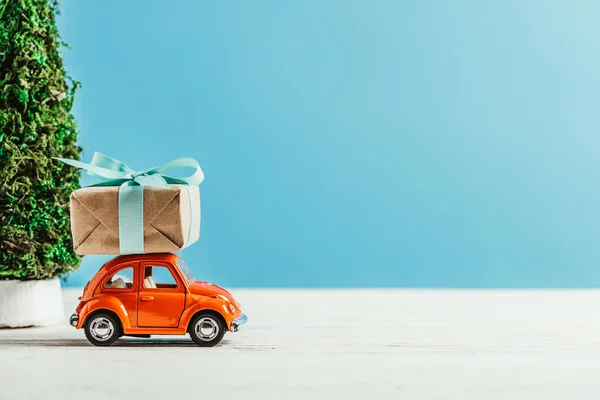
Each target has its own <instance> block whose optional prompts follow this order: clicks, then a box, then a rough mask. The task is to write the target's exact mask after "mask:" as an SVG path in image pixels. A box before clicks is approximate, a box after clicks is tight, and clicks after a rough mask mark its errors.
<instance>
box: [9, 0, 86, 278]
mask: <svg viewBox="0 0 600 400" xmlns="http://www.w3.org/2000/svg"><path fill="white" fill-rule="evenodd" d="M57 13H58V6H57V2H56V1H55V0H0V279H18V280H35V279H45V278H53V277H57V276H58V277H62V276H63V275H64V274H65V273H67V272H68V271H73V270H75V269H76V268H77V267H78V266H79V265H80V262H81V261H80V260H81V259H80V257H78V256H77V255H76V254H75V253H74V251H73V244H72V238H71V230H70V224H69V197H70V194H71V192H72V191H73V190H75V189H78V188H79V178H80V172H79V171H78V170H77V169H76V168H71V167H68V166H63V165H61V164H60V163H59V162H58V161H57V160H53V159H52V158H51V157H64V158H71V159H76V160H78V159H79V158H80V154H81V148H79V147H78V146H77V125H76V123H75V119H74V118H73V116H72V115H71V107H72V105H73V98H74V94H75V89H77V87H78V82H75V81H73V80H71V79H70V78H68V77H67V76H66V74H65V70H64V68H63V62H62V58H61V56H60V54H59V48H60V46H62V45H64V43H62V42H61V41H60V37H59V34H58V30H57V28H56V23H55V15H56V14H57Z"/></svg>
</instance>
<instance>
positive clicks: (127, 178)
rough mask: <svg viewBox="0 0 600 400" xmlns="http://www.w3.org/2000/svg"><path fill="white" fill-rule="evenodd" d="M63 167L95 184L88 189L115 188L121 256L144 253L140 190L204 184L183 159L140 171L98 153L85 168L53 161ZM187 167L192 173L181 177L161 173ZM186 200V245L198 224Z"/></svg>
mask: <svg viewBox="0 0 600 400" xmlns="http://www.w3.org/2000/svg"><path fill="white" fill-rule="evenodd" d="M53 158H54V159H56V160H60V161H62V162H64V163H65V164H68V165H71V166H73V167H76V168H81V169H84V170H86V171H87V173H88V174H89V175H93V176H96V177H98V178H99V181H98V182H96V183H94V184H92V185H89V186H120V187H119V251H120V253H121V254H143V253H144V187H146V186H150V187H157V188H161V189H169V184H184V185H188V186H190V185H199V184H200V183H201V182H202V181H203V180H204V174H203V173H202V170H201V169H200V164H198V161H196V160H194V159H193V158H189V157H183V158H178V159H175V160H172V161H169V162H168V163H166V164H163V165H159V166H157V167H152V168H149V169H147V170H144V171H135V170H133V169H131V168H129V167H128V166H127V165H126V164H124V163H122V162H121V161H119V160H116V159H114V158H112V157H109V156H106V155H104V154H102V153H98V152H94V156H93V157H92V161H91V162H90V163H89V164H87V163H83V162H80V161H77V160H70V159H68V158H58V157H53ZM182 167H191V168H194V170H195V171H194V173H193V174H192V175H190V176H185V177H174V176H169V175H166V174H164V173H163V172H165V171H167V170H169V169H172V168H182ZM188 193H189V196H190V207H191V221H190V229H189V231H188V243H189V242H190V241H191V239H192V227H193V226H195V224H196V223H197V221H198V218H199V215H198V213H197V212H196V209H197V208H196V205H195V204H194V197H193V196H192V193H191V190H188Z"/></svg>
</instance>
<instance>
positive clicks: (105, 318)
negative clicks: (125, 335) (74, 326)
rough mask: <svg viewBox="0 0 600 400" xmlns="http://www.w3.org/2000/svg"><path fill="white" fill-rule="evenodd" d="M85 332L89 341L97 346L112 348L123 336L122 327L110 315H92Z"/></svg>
mask: <svg viewBox="0 0 600 400" xmlns="http://www.w3.org/2000/svg"><path fill="white" fill-rule="evenodd" d="M84 330H85V337H86V338H87V340H89V341H90V343H92V344H93V345H96V346H110V345H111V344H112V343H113V342H114V341H115V340H117V339H118V338H119V336H121V333H120V332H121V325H120V324H119V322H117V321H116V320H115V318H114V317H113V316H112V315H110V314H108V313H98V314H94V315H92V316H91V317H90V318H89V319H88V321H87V322H86V324H85V328H84Z"/></svg>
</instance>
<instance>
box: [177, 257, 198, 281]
mask: <svg viewBox="0 0 600 400" xmlns="http://www.w3.org/2000/svg"><path fill="white" fill-rule="evenodd" d="M177 266H178V267H179V269H180V270H181V272H182V273H183V276H185V279H187V280H188V282H191V281H193V280H194V275H192V271H190V268H189V267H188V265H187V264H186V263H185V261H183V258H180V259H178V260H177Z"/></svg>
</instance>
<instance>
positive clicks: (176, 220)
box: [58, 153, 204, 255]
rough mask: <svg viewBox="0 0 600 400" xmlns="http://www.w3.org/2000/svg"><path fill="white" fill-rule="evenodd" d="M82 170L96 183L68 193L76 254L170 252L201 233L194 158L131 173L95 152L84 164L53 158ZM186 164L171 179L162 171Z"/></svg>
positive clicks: (198, 172) (200, 178) (199, 172)
mask: <svg viewBox="0 0 600 400" xmlns="http://www.w3.org/2000/svg"><path fill="white" fill-rule="evenodd" d="M58 160H60V161H62V162H64V163H66V164H69V165H71V166H74V167H77V168H82V169H85V170H87V172H88V174H90V175H93V176H96V177H98V178H99V181H98V182H97V183H95V184H93V185H90V186H88V187H84V188H81V189H79V190H76V191H74V192H73V193H72V194H71V202H70V207H71V211H70V213H71V232H72V235H73V247H74V250H75V252H76V253H77V254H80V255H85V254H143V253H166V252H175V251H178V250H181V249H183V248H185V247H188V246H189V245H191V244H192V243H194V242H196V241H197V240H198V238H199V237H200V190H199V186H198V185H199V184H200V183H201V182H202V181H203V179H204V175H203V173H202V170H201V169H200V165H199V164H198V162H197V161H196V160H194V159H192V158H179V159H176V160H173V161H171V162H168V163H166V164H164V165H160V166H158V167H153V168H150V169H147V170H144V171H134V170H132V169H131V168H129V167H128V166H127V165H125V164H124V163H122V162H121V161H119V160H116V159H114V158H111V157H108V156H105V155H104V154H100V153H94V157H93V158H92V161H91V162H90V163H89V164H86V163H82V162H79V161H76V160H69V159H63V158H58ZM181 167H191V168H193V169H194V173H193V174H192V175H190V176H186V177H173V176H169V175H166V174H165V171H167V170H169V169H173V168H181Z"/></svg>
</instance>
